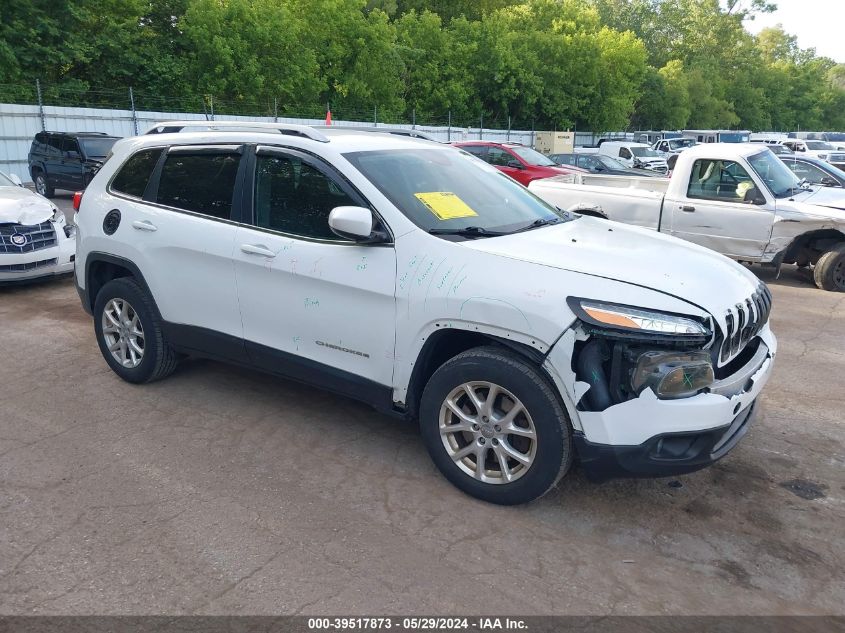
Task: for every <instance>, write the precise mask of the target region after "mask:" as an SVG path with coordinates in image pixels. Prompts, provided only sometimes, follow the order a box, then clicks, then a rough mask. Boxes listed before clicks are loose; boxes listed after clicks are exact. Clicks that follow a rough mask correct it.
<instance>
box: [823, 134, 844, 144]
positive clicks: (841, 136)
mask: <svg viewBox="0 0 845 633" xmlns="http://www.w3.org/2000/svg"><path fill="white" fill-rule="evenodd" d="M824 136H825V138H826V139H827V140H828V141H834V142H835V143H841V142H842V141H845V133H843V132H828V133H827V134H825V135H824Z"/></svg>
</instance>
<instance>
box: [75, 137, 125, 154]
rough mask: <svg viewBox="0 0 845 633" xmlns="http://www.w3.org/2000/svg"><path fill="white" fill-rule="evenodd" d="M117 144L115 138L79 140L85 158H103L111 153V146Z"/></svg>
mask: <svg viewBox="0 0 845 633" xmlns="http://www.w3.org/2000/svg"><path fill="white" fill-rule="evenodd" d="M116 142H117V139H116V138H80V139H79V143H80V145H82V151H84V152H85V155H86V156H92V157H97V158H105V157H106V156H108V153H109V152H110V151H111V147H112V145H114V144H115V143H116Z"/></svg>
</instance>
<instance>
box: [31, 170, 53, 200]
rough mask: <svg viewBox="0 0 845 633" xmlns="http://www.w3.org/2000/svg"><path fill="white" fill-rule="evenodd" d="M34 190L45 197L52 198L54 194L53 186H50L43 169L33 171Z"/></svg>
mask: <svg viewBox="0 0 845 633" xmlns="http://www.w3.org/2000/svg"><path fill="white" fill-rule="evenodd" d="M35 191H36V192H38V193H40V194H41V195H42V196H44V197H45V198H52V197H53V196H55V195H56V190H55V188H53V187H51V186H50V183H49V182H48V181H47V174H45V173H44V172H43V171H36V172H35Z"/></svg>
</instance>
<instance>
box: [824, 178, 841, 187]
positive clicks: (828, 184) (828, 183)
mask: <svg viewBox="0 0 845 633" xmlns="http://www.w3.org/2000/svg"><path fill="white" fill-rule="evenodd" d="M821 184H823V185H824V186H825V187H838V186H839V182H837V181H836V180H834V179H833V178H829V177H827V176H825V177H824V178H822V182H821Z"/></svg>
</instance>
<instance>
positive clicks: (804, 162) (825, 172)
mask: <svg viewBox="0 0 845 633" xmlns="http://www.w3.org/2000/svg"><path fill="white" fill-rule="evenodd" d="M780 159H781V160H782V161H783V162H784V164H785V165H786V166H787V167H789V168H790V169H791V170H792V172H793V173H794V174H795V175H796V176H798V178H799V179H801V180H805V181H807V182H808V183H810V184H811V185H824V186H826V187H845V171H842V170H841V169H839V168H838V167H834V166H833V165H831V164H830V163H828V162H827V161H826V160H821V159H818V158H813V157H812V156H798V155H796V154H791V155H789V156H781V157H780Z"/></svg>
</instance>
